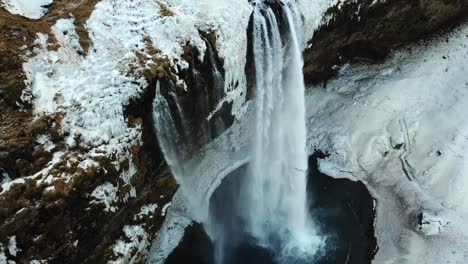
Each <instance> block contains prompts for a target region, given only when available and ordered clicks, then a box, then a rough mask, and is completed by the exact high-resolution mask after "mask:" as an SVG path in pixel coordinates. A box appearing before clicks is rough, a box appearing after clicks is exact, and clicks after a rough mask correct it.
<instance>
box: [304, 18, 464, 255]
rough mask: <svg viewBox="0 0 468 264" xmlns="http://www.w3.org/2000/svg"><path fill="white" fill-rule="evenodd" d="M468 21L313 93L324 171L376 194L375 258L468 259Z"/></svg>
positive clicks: (314, 133)
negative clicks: (349, 179)
mask: <svg viewBox="0 0 468 264" xmlns="http://www.w3.org/2000/svg"><path fill="white" fill-rule="evenodd" d="M467 34H468V25H465V26H463V27H462V28H461V29H459V30H456V31H455V32H454V33H452V34H451V35H450V36H448V37H447V38H445V37H441V38H440V39H438V40H436V41H434V43H432V44H430V45H429V47H427V48H426V47H425V45H424V44H421V46H417V47H412V48H411V49H410V51H401V52H398V53H396V54H394V55H393V57H392V58H391V59H390V60H389V61H388V62H387V63H385V64H384V65H380V66H372V67H369V66H365V65H363V66H350V67H349V68H347V69H345V70H344V71H343V72H342V74H341V75H340V76H339V77H338V80H336V81H332V82H330V83H329V84H328V85H327V89H326V90H321V89H312V90H310V92H309V94H308V99H307V102H308V111H309V114H308V116H309V117H310V118H309V121H308V128H309V145H310V148H311V151H314V150H322V151H324V152H326V153H329V154H330V157H329V158H327V159H324V160H322V161H321V162H320V163H319V165H320V169H321V171H323V172H324V173H326V174H328V175H331V176H333V177H346V178H351V179H357V180H361V181H364V182H365V183H366V184H367V186H368V188H369V189H370V191H371V194H372V195H373V196H374V197H375V198H376V201H377V219H376V233H377V234H376V235H377V237H378V245H379V247H380V251H379V252H378V254H377V256H376V259H375V261H374V263H426V264H430V263H434V264H436V263H460V264H461V263H467V261H468V228H467V225H468V220H467V219H468V218H467V217H468V203H467V202H468V201H467V197H466V193H467V192H468V170H467V167H466V166H467V165H466V164H468V115H467V113H468V67H467V65H468V64H467V61H468V38H467Z"/></svg>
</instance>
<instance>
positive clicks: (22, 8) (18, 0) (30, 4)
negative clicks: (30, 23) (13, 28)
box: [1, 0, 53, 19]
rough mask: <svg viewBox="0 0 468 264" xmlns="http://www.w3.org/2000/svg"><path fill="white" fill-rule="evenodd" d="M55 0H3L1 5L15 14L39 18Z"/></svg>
mask: <svg viewBox="0 0 468 264" xmlns="http://www.w3.org/2000/svg"><path fill="white" fill-rule="evenodd" d="M52 2H53V0H2V1H1V6H2V7H4V8H5V9H6V10H7V11H8V12H10V13H12V14H14V15H20V16H24V17H27V18H32V19H39V18H41V17H42V16H43V15H44V14H45V13H46V12H47V6H48V5H50V4H52Z"/></svg>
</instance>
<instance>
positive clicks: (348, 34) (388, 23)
mask: <svg viewBox="0 0 468 264" xmlns="http://www.w3.org/2000/svg"><path fill="white" fill-rule="evenodd" d="M327 15H328V17H327V19H329V21H328V22H327V23H326V24H325V25H324V26H322V27H321V28H320V29H319V30H318V31H317V32H316V33H315V34H314V37H313V39H311V40H310V42H309V44H310V47H309V48H308V49H306V50H305V52H304V60H305V68H304V77H305V80H306V81H307V82H309V83H319V82H322V81H326V80H328V79H329V78H331V77H333V76H335V75H336V73H337V72H338V70H339V69H340V67H341V66H342V65H344V64H346V63H349V62H356V61H365V62H370V63H378V62H382V61H383V59H385V58H386V57H387V55H388V54H389V52H390V51H391V50H392V49H395V48H399V47H404V46H405V45H407V44H410V43H413V42H415V41H417V40H419V39H421V38H423V37H427V36H428V35H430V34H433V33H436V32H437V31H440V30H444V29H445V30H446V29H449V28H451V27H453V26H455V25H457V24H458V23H459V22H460V20H463V19H464V18H466V17H467V16H468V3H467V2H466V1H463V0H459V1H438V0H414V1H413V0H411V1H404V0H401V1H400V0H392V1H386V0H358V1H339V2H338V3H337V4H336V5H335V6H334V7H332V8H330V9H329V10H328V11H327Z"/></svg>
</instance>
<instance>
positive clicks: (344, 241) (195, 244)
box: [166, 153, 376, 264]
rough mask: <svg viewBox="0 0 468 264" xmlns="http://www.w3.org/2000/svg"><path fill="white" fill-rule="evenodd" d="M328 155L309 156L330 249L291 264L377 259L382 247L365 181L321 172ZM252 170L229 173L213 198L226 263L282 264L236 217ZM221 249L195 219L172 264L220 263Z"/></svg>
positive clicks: (311, 190) (311, 188)
mask: <svg viewBox="0 0 468 264" xmlns="http://www.w3.org/2000/svg"><path fill="white" fill-rule="evenodd" d="M324 157H325V155H323V154H322V153H315V154H314V155H313V156H311V157H310V158H309V174H308V183H307V195H308V198H309V201H310V206H309V212H310V213H311V215H312V216H313V219H314V221H315V222H316V225H317V229H318V230H319V231H318V232H319V234H320V235H322V236H326V238H327V239H326V241H327V243H326V247H325V251H324V252H321V254H320V255H321V256H318V257H317V258H316V259H315V260H310V261H307V262H304V261H297V260H291V261H288V263H287V264H290V263H291V264H292V263H294V264H303V263H304V264H305V263H317V264H331V263H348V264H366V263H371V260H372V258H373V256H374V254H375V249H376V239H375V237H374V227H373V223H374V215H375V213H374V205H373V199H372V197H371V196H370V194H369V192H368V191H367V189H366V187H365V186H364V184H363V183H361V182H352V181H350V180H344V179H339V180H337V179H333V178H331V177H328V176H327V175H325V174H322V173H320V172H319V171H318V169H317V159H320V158H324ZM246 169H247V167H246V166H243V167H241V168H239V169H237V170H236V171H235V172H233V173H231V174H230V175H229V176H227V177H226V178H225V180H224V181H223V183H222V184H221V186H220V187H219V188H218V189H217V190H216V191H215V193H214V194H213V197H212V200H211V205H210V213H211V216H212V220H213V221H214V222H215V223H216V224H215V226H217V229H218V230H222V231H223V234H225V238H226V239H225V243H223V248H224V250H223V252H224V253H225V257H224V261H223V264H276V263H277V262H276V261H275V252H272V251H271V250H269V249H265V248H262V247H259V246H257V245H255V243H253V242H252V240H251V239H250V238H249V237H247V236H246V234H245V233H244V232H243V230H242V229H243V228H242V221H241V219H240V217H239V216H237V215H236V212H237V210H239V209H241V208H239V209H237V210H236V206H237V204H236V201H237V198H236V196H237V195H238V193H239V188H240V182H241V179H242V177H243V176H244V175H245V172H246ZM215 248H216V247H215V245H214V244H213V243H212V242H211V241H210V238H209V237H208V235H207V234H206V232H205V230H204V228H203V226H202V225H200V224H197V223H194V224H193V225H192V226H190V227H189V228H188V229H187V230H186V232H185V235H184V238H183V239H182V241H181V243H180V244H179V246H178V247H177V248H176V249H175V250H174V251H173V252H172V253H171V254H170V255H169V257H168V259H167V260H166V264H184V263H187V264H192V263H193V264H215ZM216 264H219V263H216Z"/></svg>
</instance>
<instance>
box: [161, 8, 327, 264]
mask: <svg viewBox="0 0 468 264" xmlns="http://www.w3.org/2000/svg"><path fill="white" fill-rule="evenodd" d="M278 7H279V9H278V10H275V11H276V13H275V11H274V10H273V9H272V7H271V6H270V5H269V4H265V3H263V2H261V1H258V2H255V3H254V11H253V51H254V52H253V53H254V67H255V78H256V80H255V81H256V82H255V100H254V102H253V106H254V107H253V109H252V111H254V115H255V118H254V123H253V124H252V125H254V126H255V133H254V134H253V136H252V142H251V143H252V144H251V155H250V156H251V161H250V164H249V167H248V168H246V169H245V173H244V174H243V175H242V176H238V178H237V180H238V182H236V183H235V184H234V185H235V186H232V187H230V188H231V189H230V190H227V191H226V193H225V195H224V196H222V198H221V200H220V201H221V202H218V203H215V204H217V205H218V208H219V207H223V208H222V209H221V213H220V211H218V212H211V211H210V216H209V217H208V218H209V219H205V218H203V217H202V218H200V220H201V221H202V222H203V224H204V227H205V229H206V231H207V233H208V235H209V236H210V238H211V239H212V241H213V242H214V246H215V259H216V262H217V263H220V264H222V263H225V262H226V261H228V258H229V254H232V253H233V250H235V248H236V247H237V246H239V244H242V243H248V244H251V245H253V246H255V247H261V248H264V249H267V250H269V251H270V252H273V253H274V254H275V257H276V258H277V261H278V262H279V263H297V261H298V260H299V262H306V263H308V262H310V261H311V258H313V257H314V254H315V253H317V252H318V250H319V249H320V248H321V246H322V243H323V241H322V239H321V238H320V237H319V236H317V235H316V233H315V229H314V226H313V225H312V223H311V220H310V219H309V217H308V210H307V203H306V198H307V197H306V172H307V158H308V157H307V152H306V124H305V123H306V122H305V121H306V118H305V112H306V111H305V98H304V90H305V87H304V79H303V72H302V68H303V58H302V47H303V46H304V45H303V44H304V43H303V42H302V40H301V39H300V37H299V35H298V32H301V33H302V32H303V29H302V26H303V25H302V19H301V16H300V13H299V11H298V9H297V7H296V6H295V4H294V3H293V2H292V1H286V0H284V2H281V5H278ZM278 11H279V12H278ZM278 13H279V14H278ZM209 53H210V54H212V51H211V50H209ZM210 59H211V61H212V62H215V60H214V57H212V58H210ZM212 70H213V71H214V72H213V75H214V84H215V85H216V84H217V82H218V80H219V79H218V78H219V76H218V73H219V71H218V69H217V68H216V65H214V67H213V69H212ZM166 97H167V96H166ZM167 99H168V98H165V96H163V95H162V94H161V87H160V85H159V83H158V85H157V87H156V97H155V100H154V102H153V107H154V114H153V115H154V120H155V126H156V130H157V132H158V139H159V142H160V145H161V148H162V150H163V152H164V154H165V156H166V160H167V161H168V163H169V165H170V166H171V169H172V171H173V173H174V174H175V176H176V178H177V180H178V182H179V183H180V184H181V189H182V190H183V191H184V194H185V195H186V198H187V201H188V202H190V201H191V199H192V200H195V204H197V202H198V201H199V200H197V198H195V197H198V196H197V195H198V192H197V190H198V189H197V188H196V187H194V186H195V185H194V183H195V181H200V180H201V179H200V178H199V177H196V175H195V176H193V175H192V172H193V171H191V170H190V169H189V170H185V171H182V170H184V169H183V168H184V166H183V163H184V161H183V160H184V159H183V157H184V156H185V155H184V152H185V151H184V150H185V147H184V145H185V144H186V142H183V141H184V140H183V139H182V137H183V135H180V134H179V133H178V129H177V127H176V124H175V122H174V119H173V117H171V112H174V110H175V111H177V108H176V107H174V106H173V105H174V104H175V105H177V102H173V103H172V104H173V105H172V106H171V104H169V101H167ZM171 109H172V111H171ZM214 162H216V161H214ZM204 182H206V181H204ZM219 205H220V206H219ZM224 207H225V208H224ZM226 208H227V209H226ZM191 209H192V210H200V208H198V207H196V206H195V207H193V208H191ZM210 210H211V208H210ZM230 214H232V215H230ZM246 241H247V242H246ZM228 251H231V252H228Z"/></svg>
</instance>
